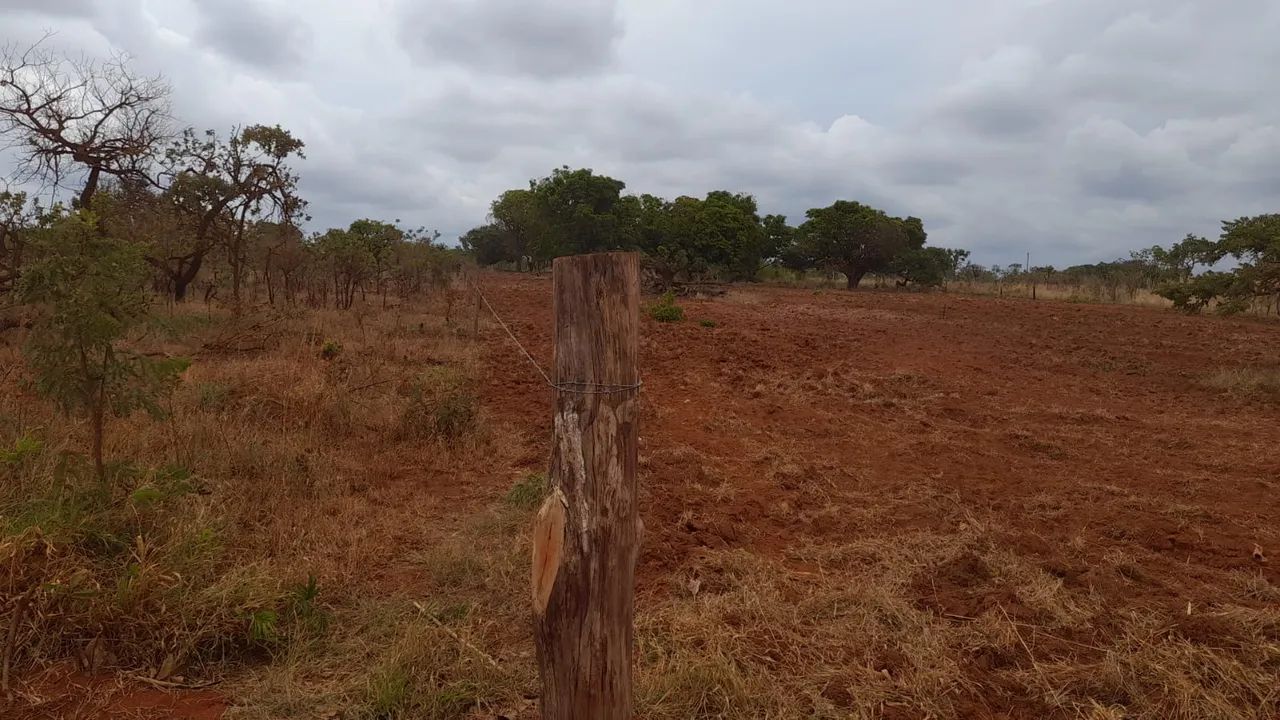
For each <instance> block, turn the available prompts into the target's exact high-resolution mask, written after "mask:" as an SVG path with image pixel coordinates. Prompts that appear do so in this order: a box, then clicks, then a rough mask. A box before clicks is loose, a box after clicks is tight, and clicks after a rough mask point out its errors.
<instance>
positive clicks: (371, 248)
mask: <svg viewBox="0 0 1280 720" xmlns="http://www.w3.org/2000/svg"><path fill="white" fill-rule="evenodd" d="M347 233H348V234H349V235H350V236H351V239H352V240H353V241H354V242H355V243H356V244H358V245H360V246H362V247H363V248H364V252H365V254H366V257H367V258H368V262H369V267H368V272H369V274H370V275H371V277H372V279H373V281H374V284H375V285H376V287H375V292H377V293H378V294H380V295H382V302H383V305H384V306H385V305H386V300H387V293H386V290H387V280H388V274H389V273H390V271H391V264H392V262H393V260H394V252H395V247H396V246H397V245H399V244H400V243H402V242H404V231H403V230H401V229H400V228H398V227H396V226H395V225H392V224H391V223H385V222H382V221H380V220H370V219H368V218H365V219H362V220H356V221H355V222H353V223H351V226H350V227H348V228H347Z"/></svg>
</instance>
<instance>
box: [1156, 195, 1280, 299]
mask: <svg viewBox="0 0 1280 720" xmlns="http://www.w3.org/2000/svg"><path fill="white" fill-rule="evenodd" d="M1155 250H1157V249H1153V253H1155ZM1155 254H1156V255H1157V257H1160V258H1161V259H1162V260H1163V261H1164V262H1165V263H1166V264H1167V265H1169V266H1171V267H1173V268H1174V269H1175V270H1176V273H1177V276H1176V277H1175V279H1173V280H1171V281H1169V282H1166V283H1165V284H1164V285H1162V286H1161V287H1160V288H1159V289H1158V292H1159V294H1160V295H1162V296H1164V297H1166V298H1168V299H1170V300H1172V301H1173V304H1174V306H1175V307H1177V308H1179V309H1181V310H1185V311H1187V312H1199V311H1200V310H1202V309H1204V308H1205V307H1208V306H1209V305H1210V304H1216V307H1217V310H1218V312H1220V313H1223V314H1232V313H1237V312H1241V311H1243V310H1246V309H1248V308H1249V306H1250V304H1251V303H1252V302H1253V301H1254V300H1255V299H1256V298H1259V297H1263V296H1271V295H1280V214H1268V215H1257V216H1254V217H1242V218H1238V219H1236V220H1227V221H1224V222H1223V223H1222V235H1221V236H1220V237H1219V239H1218V241H1217V242H1216V243H1212V242H1209V241H1207V240H1205V239H1204V238H1198V237H1196V236H1194V235H1188V236H1187V237H1186V239H1184V240H1183V241H1182V242H1180V243H1178V244H1176V245H1174V246H1173V247H1172V248H1170V249H1169V250H1168V251H1167V252H1165V251H1163V250H1161V251H1160V252H1159V253H1155ZM1227 257H1230V258H1232V259H1233V260H1235V262H1236V267H1235V268H1234V269H1233V270H1231V271H1229V272H1228V271H1214V270H1209V271H1206V272H1202V273H1200V274H1198V275H1197V274H1195V269H1196V268H1197V267H1199V266H1205V267H1211V266H1213V265H1215V264H1217V263H1218V262H1220V261H1222V260H1223V259H1224V258H1227Z"/></svg>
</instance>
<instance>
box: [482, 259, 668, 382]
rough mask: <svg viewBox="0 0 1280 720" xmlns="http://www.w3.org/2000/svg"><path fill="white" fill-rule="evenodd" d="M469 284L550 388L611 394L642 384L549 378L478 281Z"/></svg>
mask: <svg viewBox="0 0 1280 720" xmlns="http://www.w3.org/2000/svg"><path fill="white" fill-rule="evenodd" d="M470 285H471V289H472V290H473V291H475V294H476V295H477V296H478V297H479V298H480V301H481V302H483V303H484V306H485V307H486V308H488V309H489V314H491V315H493V319H494V320H497V321H498V325H500V326H501V327H502V330H503V332H505V333H506V334H507V337H509V338H511V342H513V343H515V344H516V347H518V348H520V352H522V353H524V356H525V358H527V359H528V360H529V364H530V365H532V366H533V369H534V370H537V371H538V374H539V375H541V376H542V379H543V381H544V382H546V383H547V385H548V386H550V387H551V388H554V389H555V390H558V391H560V392H567V393H575V394H578V395H613V394H615V393H623V392H630V391H632V390H639V389H640V387H641V386H642V385H644V381H643V380H638V381H636V382H635V383H633V384H630V385H611V384H608V383H589V382H581V381H577V380H573V381H566V382H560V383H557V382H555V381H553V380H552V379H551V376H550V375H548V374H547V371H546V370H543V369H542V366H541V365H539V364H538V361H537V360H536V359H534V357H533V354H532V353H530V352H529V351H528V350H527V349H526V348H525V346H524V345H523V344H522V343H521V342H520V338H518V337H516V334H515V333H513V332H511V328H510V327H508V326H507V323H506V322H505V321H504V320H503V319H502V316H501V315H499V314H498V311H497V310H494V309H493V304H492V303H490V302H489V298H487V297H485V294H484V292H482V291H481V290H480V285H479V283H477V282H475V281H474V280H473V281H471V283H470Z"/></svg>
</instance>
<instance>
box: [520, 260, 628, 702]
mask: <svg viewBox="0 0 1280 720" xmlns="http://www.w3.org/2000/svg"><path fill="white" fill-rule="evenodd" d="M639 269H640V263H639V256H638V255H636V254H635V253H600V254H594V255H577V256H570V257H562V258H558V259H556V260H555V263H554V265H553V266H552V295H553V298H554V315H555V328H554V345H555V360H554V367H553V371H552V376H551V377H550V378H549V381H550V384H551V385H552V386H553V387H554V388H555V393H556V397H555V407H554V427H555V437H554V441H553V447H552V454H551V473H550V479H551V490H550V494H549V496H548V497H547V500H546V501H545V503H544V504H543V505H542V507H541V509H539V511H538V515H537V519H536V520H535V525H534V539H533V568H532V591H533V606H534V634H535V638H536V641H537V652H538V670H539V674H540V676H541V679H542V717H543V718H545V720H569V719H570V718H573V719H575V720H577V719H585V718H610V719H611V720H629V719H630V718H631V717H632V713H633V710H632V677H631V672H632V671H631V655H632V645H633V642H634V641H633V616H634V612H635V569H636V560H637V558H638V556H639V550H640V535H641V530H642V528H641V523H640V519H639V515H638V514H637V510H636V458H637V446H638V434H639V428H638V421H639V392H640V377H639V367H638V355H639V347H640V343H639V335H640V332H639V331H640V277H639V275H640V274H639Z"/></svg>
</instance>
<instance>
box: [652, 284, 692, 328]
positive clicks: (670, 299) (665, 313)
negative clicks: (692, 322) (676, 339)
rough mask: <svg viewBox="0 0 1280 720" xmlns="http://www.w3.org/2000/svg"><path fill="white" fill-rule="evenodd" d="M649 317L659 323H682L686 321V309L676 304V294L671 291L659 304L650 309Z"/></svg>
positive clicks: (664, 294)
mask: <svg viewBox="0 0 1280 720" xmlns="http://www.w3.org/2000/svg"><path fill="white" fill-rule="evenodd" d="M648 313H649V317H651V318H653V319H654V320H657V321H658V322H680V321H681V320H684V308H682V307H680V306H679V305H677V304H676V294H675V293H674V292H672V291H670V290H668V291H667V292H665V293H663V294H662V297H660V298H658V302H656V303H654V304H653V305H650V306H649V308H648Z"/></svg>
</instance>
